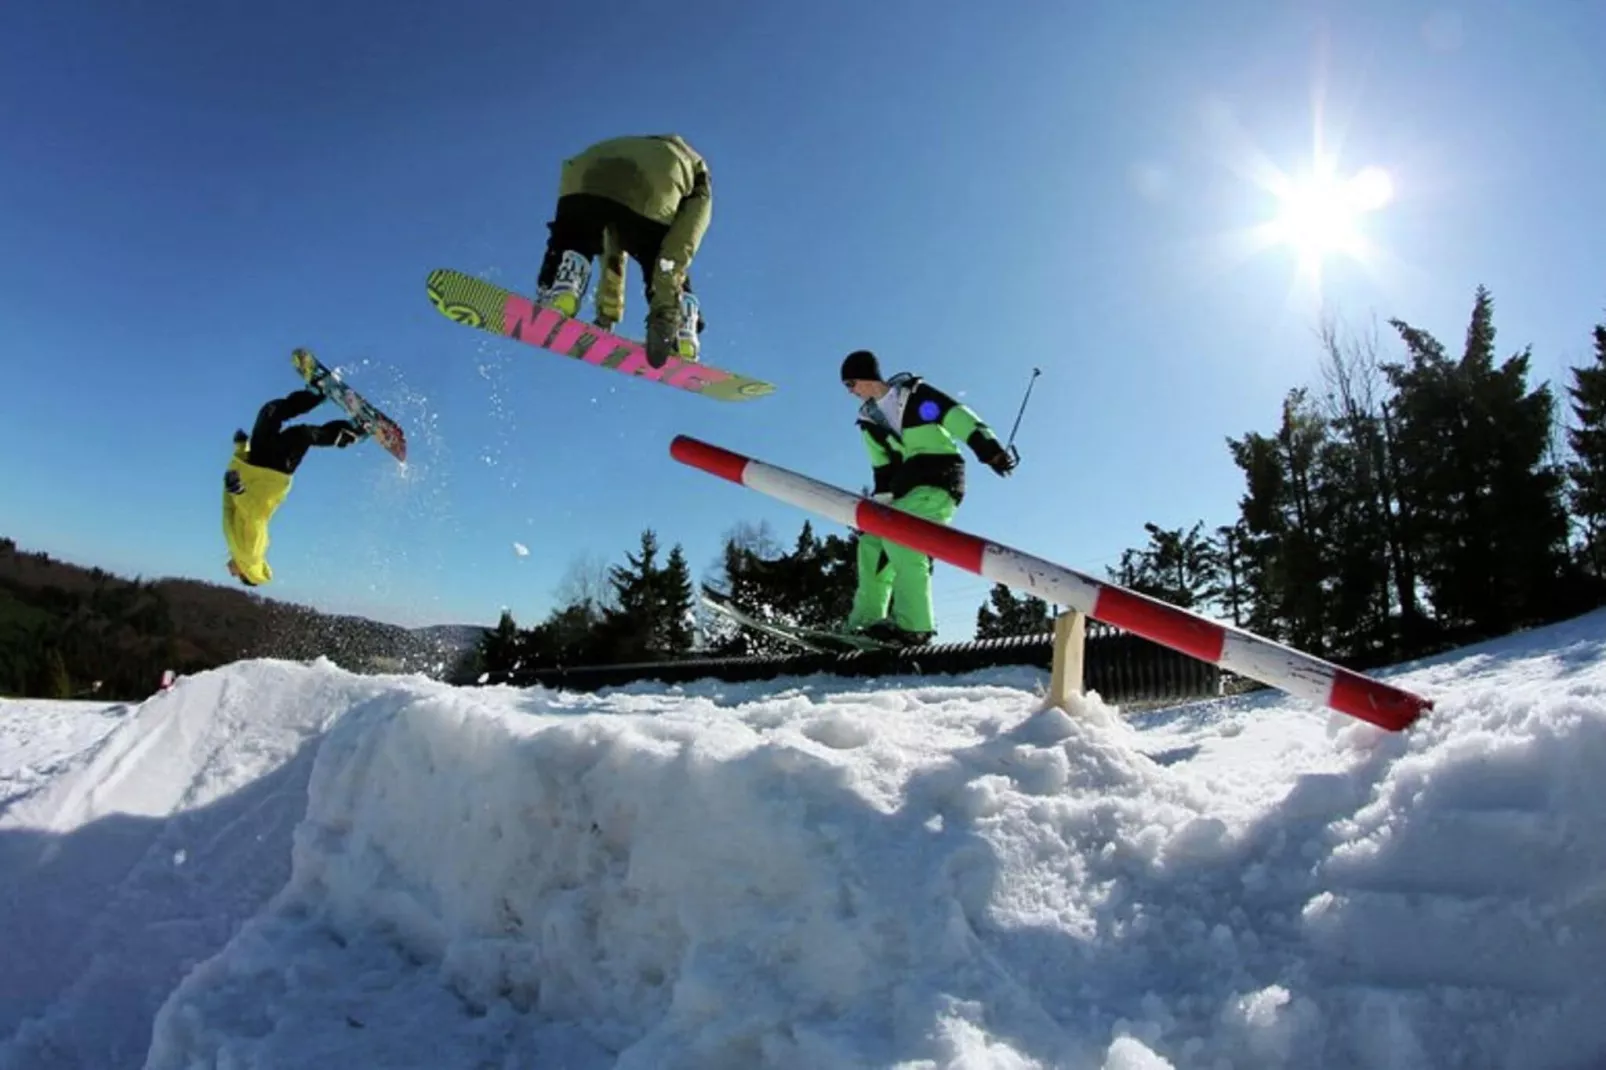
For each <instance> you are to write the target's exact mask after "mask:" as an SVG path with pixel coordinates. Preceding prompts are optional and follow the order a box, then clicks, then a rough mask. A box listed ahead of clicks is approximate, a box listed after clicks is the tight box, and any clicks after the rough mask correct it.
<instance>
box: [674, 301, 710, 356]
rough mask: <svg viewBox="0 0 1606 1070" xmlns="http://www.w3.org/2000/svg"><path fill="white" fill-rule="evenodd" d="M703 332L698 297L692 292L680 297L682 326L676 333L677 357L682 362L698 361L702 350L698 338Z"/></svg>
mask: <svg viewBox="0 0 1606 1070" xmlns="http://www.w3.org/2000/svg"><path fill="white" fill-rule="evenodd" d="M702 330H703V314H702V311H701V309H700V308H699V307H698V305H697V295H696V294H694V293H692V292H691V291H690V290H686V291H683V292H682V293H681V295H680V325H679V327H678V328H677V329H676V331H675V355H676V356H678V357H679V358H680V359H681V360H696V359H697V354H698V352H699V351H700V350H701V347H700V346H699V345H698V342H697V336H698V335H699V334H701V333H702Z"/></svg>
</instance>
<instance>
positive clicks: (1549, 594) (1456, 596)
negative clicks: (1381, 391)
mask: <svg viewBox="0 0 1606 1070" xmlns="http://www.w3.org/2000/svg"><path fill="white" fill-rule="evenodd" d="M1390 322H1391V323H1392V324H1393V326H1394V327H1395V329H1396V330H1397V331H1398V332H1399V333H1400V336H1401V338H1402V339H1404V340H1405V343H1406V348H1407V350H1408V352H1409V355H1410V363H1409V364H1408V365H1400V364H1394V365H1389V366H1387V369H1386V370H1387V371H1388V372H1389V375H1390V378H1391V379H1392V381H1393V382H1394V384H1395V387H1396V390H1397V394H1396V398H1395V412H1396V415H1397V452H1398V454H1399V456H1400V459H1401V466H1402V472H1403V483H1404V486H1403V490H1404V492H1405V493H1406V494H1407V496H1408V497H1409V498H1410V499H1411V503H1412V513H1413V524H1412V527H1413V537H1414V538H1416V539H1417V540H1418V542H1419V545H1420V547H1421V552H1422V556H1423V561H1424V565H1423V568H1424V572H1423V580H1424V582H1425V583H1426V585H1427V587H1428V590H1429V597H1430V599H1431V601H1432V605H1433V609H1434V612H1435V615H1436V616H1437V618H1438V619H1439V621H1440V623H1441V624H1442V625H1444V626H1445V627H1447V628H1449V629H1451V630H1453V631H1456V632H1459V633H1462V634H1464V635H1468V636H1470V635H1498V634H1501V633H1503V632H1505V631H1506V630H1508V629H1509V628H1511V627H1513V626H1519V625H1523V624H1530V623H1537V622H1539V621H1543V620H1546V619H1551V618H1553V617H1554V616H1555V615H1556V614H1557V613H1558V611H1560V610H1561V609H1562V607H1564V606H1566V605H1567V604H1568V603H1569V599H1570V597H1571V592H1569V591H1568V589H1567V581H1568V558H1567V555H1566V541H1567V516H1566V511H1565V507H1564V506H1563V504H1562V491H1563V475H1562V472H1561V471H1560V469H1559V468H1558V467H1557V466H1556V465H1555V464H1553V463H1550V462H1549V460H1548V456H1549V454H1550V446H1551V433H1552V420H1553V416H1554V412H1555V402H1554V398H1553V396H1552V395H1551V393H1550V390H1549V388H1548V387H1545V386H1541V387H1539V388H1537V389H1534V390H1529V389H1528V386H1527V375H1528V365H1529V358H1530V352H1529V350H1527V349H1525V350H1523V351H1522V352H1520V353H1518V354H1517V355H1515V356H1512V357H1509V358H1507V359H1506V361H1505V362H1504V363H1502V364H1499V365H1497V364H1496V363H1495V355H1494V341H1495V329H1494V302H1493V300H1492V298H1491V297H1490V295H1489V292H1488V290H1486V289H1485V288H1483V287H1481V286H1480V287H1479V288H1478V290H1477V294H1476V298H1475V300H1474V305H1473V312H1472V320H1471V323H1470V324H1469V326H1468V328H1467V337H1466V347H1465V349H1464V351H1463V355H1462V357H1461V359H1460V360H1459V361H1452V360H1450V359H1449V358H1447V357H1446V356H1445V354H1444V348H1443V346H1441V345H1440V344H1439V343H1438V341H1437V340H1435V339H1434V338H1433V337H1432V336H1431V335H1429V334H1428V333H1427V332H1425V331H1421V330H1418V329H1416V328H1413V327H1411V326H1409V325H1408V324H1406V323H1404V322H1402V321H1400V320H1392V321H1390Z"/></svg>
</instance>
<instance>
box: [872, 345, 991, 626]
mask: <svg viewBox="0 0 1606 1070" xmlns="http://www.w3.org/2000/svg"><path fill="white" fill-rule="evenodd" d="M842 383H843V385H844V386H846V387H847V388H848V389H849V390H850V391H852V392H853V394H854V396H855V397H858V398H860V399H862V401H863V404H862V405H861V406H860V407H859V417H858V425H859V429H860V431H861V432H862V433H863V436H864V445H865V449H866V450H868V451H869V454H870V469H871V471H872V472H873V473H874V476H875V482H874V485H873V488H872V493H873V497H874V498H875V500H876V501H878V502H881V503H882V504H885V505H890V506H892V507H893V508H895V509H902V510H903V511H904V512H907V513H913V514H914V515H915V516H918V517H924V518H925V519H927V520H931V521H935V522H936V523H939V524H946V523H948V522H949V521H951V520H952V519H953V516H954V513H955V511H956V510H957V509H958V508H959V503H960V501H962V500H963V499H964V496H965V458H964V456H963V455H962V454H960V452H959V446H960V444H961V443H963V444H964V445H966V446H968V447H969V448H970V450H971V452H973V453H975V455H976V459H977V460H979V461H981V462H982V463H983V464H985V465H987V466H988V467H989V468H991V469H992V470H993V471H995V472H997V473H998V474H999V475H1000V476H1007V475H1009V474H1010V473H1011V472H1012V471H1014V469H1015V457H1014V455H1013V454H1012V453H1010V451H1009V450H1006V449H1005V448H1004V447H1003V446H1002V445H1001V444H1000V443H999V441H998V438H997V436H996V435H994V434H993V432H992V429H991V428H989V427H988V426H987V425H986V424H985V423H983V422H982V420H981V418H980V417H979V416H977V415H976V414H975V413H974V412H972V411H971V410H970V409H969V408H967V407H965V406H964V405H961V404H960V403H959V402H957V401H955V400H954V399H953V398H951V397H949V396H948V395H947V394H944V393H943V392H942V391H940V390H938V389H936V388H935V387H933V386H932V385H931V384H929V383H927V382H926V381H925V380H923V379H921V378H920V377H919V376H917V375H912V374H910V373H908V372H900V373H898V374H897V375H894V376H893V377H892V378H890V379H883V378H882V377H881V368H880V364H879V362H878V361H877V360H876V356H875V354H874V353H871V352H870V351H869V350H867V349H860V350H855V351H854V352H852V353H849V354H848V356H847V358H846V359H845V360H843V361H842ZM857 553H858V576H859V586H858V590H857V591H856V592H855V594H854V597H853V609H852V612H851V613H850V614H849V615H848V622H847V630H848V631H850V632H862V633H863V634H865V635H867V636H869V637H870V638H872V639H880V640H883V641H885V642H891V643H897V644H900V645H908V646H912V645H920V644H922V643H928V642H930V641H931V638H932V636H933V635H935V634H936V628H935V625H934V623H933V620H932V607H931V569H932V562H931V558H930V557H928V556H926V555H925V554H923V553H920V552H919V551H917V550H912V549H910V548H909V547H907V546H900V545H898V544H897V543H894V542H889V541H886V540H883V539H881V538H879V537H877V536H875V535H869V534H866V533H863V532H861V533H860V534H859V539H858V551H857ZM889 600H890V601H891V604H892V605H891V608H892V619H890V620H888V619H887V608H888V606H887V603H888V601H889Z"/></svg>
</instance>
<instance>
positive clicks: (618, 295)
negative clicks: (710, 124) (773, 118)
mask: <svg viewBox="0 0 1606 1070" xmlns="http://www.w3.org/2000/svg"><path fill="white" fill-rule="evenodd" d="M571 193H590V194H593V195H595V196H598V197H606V198H608V199H609V200H612V201H617V202H618V203H619V204H622V205H624V206H625V207H626V208H628V209H630V210H631V211H632V212H635V213H636V214H637V215H640V216H643V217H644V218H647V219H650V220H652V221H653V222H655V223H661V224H663V225H664V226H667V227H668V228H669V232H668V234H666V235H665V236H664V242H663V245H662V246H661V247H660V249H659V252H658V260H659V264H658V265H657V269H656V270H655V272H654V274H653V275H652V276H651V277H650V279H649V286H650V289H651V292H652V305H653V308H655V309H658V308H660V307H661V308H665V309H667V308H671V307H673V306H674V305H675V304H676V303H677V302H678V301H679V300H680V290H681V287H682V285H684V283H685V280H686V275H687V271H688V270H689V268H690V267H691V262H692V260H693V259H694V258H695V257H696V255H697V250H698V247H699V246H701V245H702V241H703V235H704V234H706V233H707V232H708V224H709V222H710V220H711V219H712V217H713V211H714V191H713V185H712V182H711V179H710V176H709V172H708V164H707V162H706V161H705V160H704V159H703V158H702V157H701V156H700V155H698V153H697V151H696V150H695V149H693V148H692V147H691V146H690V145H688V144H687V143H686V141H685V139H683V138H681V137H680V136H678V135H676V134H661V135H652V136H649V137H617V138H610V139H609V140H607V141H601V142H598V143H597V144H595V145H592V146H591V147H590V148H588V149H586V150H585V151H584V152H581V153H580V154H579V155H577V156H574V157H571V158H570V159H567V160H565V161H563V174H562V177H561V179H560V180H559V183H558V196H560V197H563V196H566V195H568V194H571ZM602 260H603V272H602V280H601V282H600V283H599V284H598V286H597V299H596V300H597V310H598V312H600V313H601V314H602V315H604V316H606V317H607V318H609V319H611V320H613V321H615V322H617V321H618V320H620V319H622V318H623V315H624V289H625V253H624V250H623V249H621V248H620V247H619V240H618V236H617V235H616V234H614V233H613V230H612V228H610V229H609V230H608V231H607V232H606V233H605V234H604V237H603V255H602Z"/></svg>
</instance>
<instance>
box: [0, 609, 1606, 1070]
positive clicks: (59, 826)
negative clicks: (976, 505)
mask: <svg viewBox="0 0 1606 1070" xmlns="http://www.w3.org/2000/svg"><path fill="white" fill-rule="evenodd" d="M1603 654H1606V614H1597V615H1594V616H1591V617H1588V618H1584V619H1583V620H1580V621H1578V622H1574V623H1572V624H1569V625H1565V626H1559V627H1557V628H1552V629H1546V630H1543V631H1535V632H1530V633H1527V634H1525V635H1524V636H1522V637H1520V638H1517V639H1513V640H1508V641H1505V642H1503V643H1497V644H1490V645H1488V646H1486V647H1483V648H1479V649H1477V650H1474V651H1470V652H1464V653H1462V654H1459V655H1456V656H1452V657H1446V658H1443V659H1439V660H1438V661H1436V662H1434V663H1432V664H1424V665H1419V666H1415V667H1412V668H1411V669H1410V670H1409V671H1408V672H1407V673H1406V674H1405V675H1404V676H1403V679H1402V682H1405V683H1407V684H1408V685H1409V686H1412V687H1414V688H1417V689H1420V690H1422V691H1425V692H1426V693H1428V694H1430V695H1432V696H1433V697H1434V698H1435V699H1436V700H1437V702H1438V710H1437V711H1436V712H1435V713H1434V714H1433V715H1432V716H1431V717H1430V718H1429V719H1428V720H1426V721H1424V722H1423V723H1422V724H1421V725H1420V726H1419V727H1417V728H1416V729H1413V730H1412V731H1411V732H1408V733H1405V734H1401V735H1390V734H1386V733H1382V732H1380V731H1378V730H1376V729H1374V728H1371V727H1370V726H1368V725H1365V724H1362V723H1360V722H1356V721H1353V720H1349V719H1345V718H1342V717H1341V716H1340V715H1336V714H1335V715H1329V714H1327V713H1325V712H1323V711H1319V710H1315V709H1312V708H1310V707H1308V706H1304V705H1301V704H1298V703H1294V702H1291V701H1288V700H1286V699H1284V698H1282V697H1281V696H1278V695H1275V694H1272V693H1260V694H1256V695H1253V696H1247V697H1240V698H1236V699H1231V700H1223V701H1217V702H1210V703H1198V704H1193V705H1188V706H1183V707H1177V708H1172V709H1167V710H1161V711H1154V712H1150V713H1147V714H1141V715H1132V716H1128V717H1125V718H1123V717H1121V716H1120V715H1119V714H1118V713H1117V711H1114V710H1112V709H1110V708H1109V707H1107V706H1106V705H1105V704H1103V703H1102V702H1100V701H1099V700H1098V699H1097V697H1096V696H1089V697H1088V698H1086V699H1083V700H1080V701H1078V702H1077V703H1075V707H1074V708H1073V709H1072V710H1070V711H1058V710H1043V709H1040V708H1039V707H1040V701H1039V698H1038V695H1037V693H1036V689H1037V688H1038V687H1039V686H1040V685H1041V683H1042V674H1040V673H1037V672H1035V671H1029V670H1024V669H1011V670H1001V671H996V672H989V673H983V674H975V675H970V676H965V677H960V678H952V679H938V680H933V679H879V680H868V681H856V682H844V681H841V680H833V679H829V678H824V677H811V678H804V679H791V680H781V681H770V682H766V683H764V684H760V685H741V686H736V685H727V684H720V683H716V682H711V681H705V682H701V683H697V684H693V685H686V686H681V687H673V688H665V687H663V686H662V685H653V684H647V683H640V684H635V685H631V686H629V687H624V688H619V689H615V690H611V691H607V692H603V693H600V694H595V695H576V694H569V693H559V692H551V691H547V690H543V689H539V688H536V689H530V690H516V689H509V688H470V689H454V688H451V687H448V686H445V685H442V684H437V683H433V682H431V681H427V680H423V679H421V678H398V677H391V678H384V677H356V676H352V675H349V674H347V673H345V672H343V671H340V670H338V669H336V668H334V667H333V666H331V665H328V664H327V663H319V664H313V665H310V666H299V665H290V664H285V663H275V662H254V663H246V664H240V665H236V666H232V667H230V668H228V669H224V670H219V671H217V672H213V673H208V674H205V675H203V676H200V677H196V678H191V679H185V680H181V681H180V682H179V684H178V686H177V687H175V688H174V690H173V691H172V692H170V693H168V694H165V695H162V696H159V697H157V698H154V699H152V700H151V701H150V702H148V703H146V704H145V705H144V706H143V707H141V708H139V709H138V710H137V711H133V712H132V713H130V714H128V715H125V716H123V717H122V718H121V719H120V721H119V723H118V724H117V725H116V726H115V727H114V728H113V729H112V730H111V731H110V733H109V734H106V735H104V736H103V737H102V741H101V742H100V744H99V749H98V750H97V751H96V752H95V754H94V756H93V757H92V758H90V759H88V760H84V761H77V762H71V761H69V762H67V763H66V768H67V769H68V771H67V772H64V773H62V774H61V775H60V776H59V777H57V778H56V779H55V780H53V781H51V782H50V783H49V784H48V785H46V786H45V787H43V788H40V789H38V790H36V791H34V793H33V794H31V795H30V796H28V797H27V798H26V799H24V800H22V801H21V802H20V803H18V804H16V805H14V806H13V807H11V809H9V810H8V811H7V812H6V813H5V814H4V816H3V818H0V851H3V852H4V854H3V859H4V861H5V863H6V866H5V869H4V872H6V873H7V874H17V875H18V879H17V885H16V887H17V891H16V894H14V895H12V896H10V897H6V898H0V910H4V911H7V913H6V914H5V916H4V917H3V918H0V923H3V924H0V930H3V931H5V932H6V933H8V934H11V933H21V934H23V937H22V939H21V940H20V942H19V943H17V944H16V945H15V946H8V947H7V952H8V954H7V957H6V961H5V965H4V966H3V967H0V969H3V970H4V971H5V983H6V985H7V988H6V990H5V997H6V998H5V1001H4V1003H3V1004H0V1007H3V1008H4V1013H5V1017H4V1018H0V1030H4V1032H0V1036H3V1037H7V1039H5V1040H4V1042H3V1045H0V1066H10V1065H18V1066H22V1065H39V1064H40V1063H41V1062H49V1063H50V1064H51V1065H58V1066H86V1067H87V1066H105V1065H131V1064H134V1063H137V1054H136V1053H139V1052H145V1053H146V1061H145V1066H146V1067H148V1068H149V1070H168V1068H180V1067H184V1068H187V1067H192V1066H228V1067H231V1068H234V1070H250V1068H258V1067H263V1068H265V1067H280V1066H287V1065H334V1064H335V1063H336V1062H338V1063H340V1064H342V1065H376V1066H377V1065H384V1066H387V1067H401V1068H412V1067H420V1068H421V1067H478V1066H527V1065H528V1066H535V1065H540V1066H566V1067H571V1068H583V1070H589V1068H603V1067H608V1068H623V1070H635V1068H640V1067H663V1068H679V1067H694V1066H695V1067H725V1066H730V1067H735V1066H742V1067H775V1068H782V1067H784V1068H792V1067H820V1066H831V1067H882V1066H909V1067H914V1066H932V1067H937V1066H942V1067H998V1068H1003V1067H1009V1068H1029V1067H1064V1066H1078V1067H1080V1066H1088V1067H1105V1068H1109V1070H1139V1068H1163V1067H1194V1066H1205V1067H1213V1066H1254V1067H1263V1066H1264V1067H1285V1066H1286V1067H1304V1066H1419V1065H1434V1066H1456V1067H1491V1068H1492V1067H1504V1066H1513V1065H1521V1066H1524V1067H1574V1066H1583V1065H1597V1064H1599V1063H1600V1062H1601V1060H1602V1059H1603V1058H1606V1015H1603V1014H1602V1013H1601V1010H1602V1009H1603V1007H1606V983H1603V980H1602V978H1601V976H1600V971H1599V969H1598V963H1599V961H1600V960H1601V958H1602V956H1603V954H1606V910H1603V907H1606V902H1603V900H1606V881H1603V880H1602V878H1601V877H1600V874H1601V873H1603V872H1606V825H1603V824H1602V823H1601V822H1600V821H1599V814H1600V813H1601V812H1603V810H1606V778H1602V777H1601V776H1600V775H1599V770H1600V769H1601V768H1602V767H1603V764H1606V658H1603V656H1602V655H1603ZM0 713H3V714H4V715H6V716H11V715H13V714H12V712H11V707H9V706H6V707H0ZM28 713H29V708H27V707H23V708H20V710H19V711H17V712H16V714H15V715H18V716H27V715H28ZM67 749H68V744H67V743H66V742H65V741H64V742H63V750H67ZM36 750H37V748H36ZM36 756H37V755H36ZM0 764H4V763H0ZM158 1008H159V1009H158ZM153 1014H154V1019H153V1018H152V1015H153ZM146 1045H148V1051H146Z"/></svg>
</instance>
